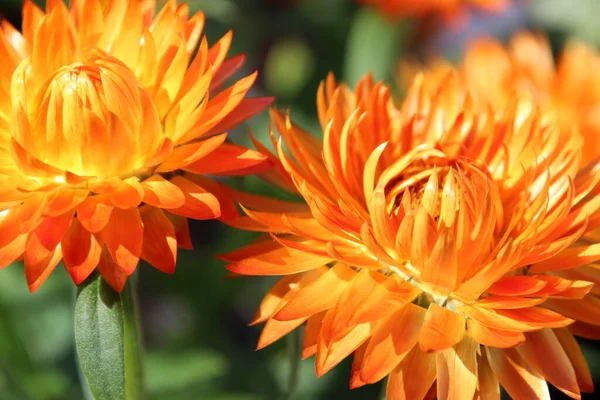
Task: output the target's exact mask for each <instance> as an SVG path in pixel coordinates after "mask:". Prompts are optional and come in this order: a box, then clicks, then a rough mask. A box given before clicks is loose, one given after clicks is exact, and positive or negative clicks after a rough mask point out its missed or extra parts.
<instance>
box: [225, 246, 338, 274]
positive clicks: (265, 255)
mask: <svg viewBox="0 0 600 400" xmlns="http://www.w3.org/2000/svg"><path fill="white" fill-rule="evenodd" d="M274 243H275V245H273V244H272V243H269V242H266V243H258V244H254V245H250V246H246V247H244V248H242V249H240V250H238V251H236V252H234V253H235V257H239V258H240V260H239V261H236V262H234V263H233V264H230V265H227V266H226V268H227V269H228V270H230V271H232V272H235V273H238V274H243V275H288V274H295V273H298V272H304V271H308V270H311V269H316V268H319V267H320V266H322V265H325V264H327V263H328V262H330V261H331V259H330V258H325V257H320V256H316V255H314V254H309V253H305V252H303V251H299V250H294V249H290V248H288V247H283V246H281V245H279V244H278V243H276V242H274ZM256 251H260V253H256ZM234 253H230V254H229V255H228V256H229V257H228V258H229V259H231V258H230V257H231V255H233V254H234Z"/></svg>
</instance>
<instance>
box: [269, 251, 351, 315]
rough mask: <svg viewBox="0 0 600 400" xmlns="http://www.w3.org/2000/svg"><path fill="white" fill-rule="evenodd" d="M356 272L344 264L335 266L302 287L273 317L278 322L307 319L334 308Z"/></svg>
mask: <svg viewBox="0 0 600 400" xmlns="http://www.w3.org/2000/svg"><path fill="white" fill-rule="evenodd" d="M355 275H356V272H355V271H354V270H353V269H352V268H350V267H348V266H346V265H345V264H340V263H338V264H336V265H335V266H334V267H332V268H330V269H329V270H328V271H327V272H326V273H325V274H323V275H322V276H321V277H320V278H319V279H318V280H316V281H315V282H313V283H312V284H310V285H308V286H306V287H303V288H302V290H300V291H299V292H298V293H297V294H296V295H295V296H293V297H292V298H290V300H289V302H288V303H287V304H286V305H285V306H284V307H283V308H282V309H281V310H280V311H279V312H278V313H277V314H276V315H275V316H274V318H275V319H278V320H280V321H286V320H292V319H298V318H301V317H309V316H311V315H313V314H317V313H319V312H321V311H323V310H327V309H329V308H331V307H333V306H335V304H336V302H337V300H338V298H339V296H340V294H341V293H342V292H343V291H344V289H345V288H346V287H347V286H348V284H349V283H350V281H351V280H352V278H354V276H355Z"/></svg>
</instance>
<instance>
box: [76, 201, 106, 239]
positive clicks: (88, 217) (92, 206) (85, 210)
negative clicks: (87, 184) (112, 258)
mask: <svg viewBox="0 0 600 400" xmlns="http://www.w3.org/2000/svg"><path fill="white" fill-rule="evenodd" d="M113 208H114V206H113V205H112V204H111V203H110V200H109V199H108V197H107V196H105V195H96V196H91V197H88V198H87V199H85V200H84V201H83V203H81V204H80V205H79V206H78V207H77V219H79V222H81V224H82V225H83V226H84V228H85V229H87V230H88V231H90V232H92V233H98V232H100V231H101V230H102V229H104V227H105V226H106V224H108V220H109V219H110V215H111V213H112V210H113Z"/></svg>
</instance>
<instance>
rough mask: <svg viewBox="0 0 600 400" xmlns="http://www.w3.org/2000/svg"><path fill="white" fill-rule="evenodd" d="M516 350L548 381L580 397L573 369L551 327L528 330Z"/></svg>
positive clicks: (577, 397) (567, 393) (572, 395)
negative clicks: (525, 338) (533, 330)
mask: <svg viewBox="0 0 600 400" xmlns="http://www.w3.org/2000/svg"><path fill="white" fill-rule="evenodd" d="M526 336H527V340H526V341H524V342H523V343H521V344H520V345H519V347H517V351H518V352H519V354H520V355H521V357H523V358H524V359H525V360H527V363H528V364H529V365H530V366H531V367H532V368H533V369H535V370H536V371H537V372H538V373H539V374H540V375H542V376H543V377H544V379H546V380H547V381H548V382H550V383H551V384H553V385H554V386H556V387H557V388H558V389H559V390H560V391H562V392H563V393H565V394H566V395H567V396H569V397H571V398H574V399H580V398H581V393H580V391H579V386H578V385H577V378H576V376H575V370H574V369H573V366H572V365H571V361H570V360H569V357H568V356H567V354H566V353H565V351H564V349H563V347H562V346H561V344H560V342H559V341H558V339H557V338H556V335H555V334H554V332H553V331H552V330H551V329H542V330H539V331H535V332H530V333H528V334H527V335H526Z"/></svg>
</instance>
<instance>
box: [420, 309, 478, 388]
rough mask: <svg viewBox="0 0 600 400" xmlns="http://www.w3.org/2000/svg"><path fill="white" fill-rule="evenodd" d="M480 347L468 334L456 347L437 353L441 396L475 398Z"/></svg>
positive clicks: (438, 385) (438, 381)
mask: <svg viewBox="0 0 600 400" xmlns="http://www.w3.org/2000/svg"><path fill="white" fill-rule="evenodd" d="M430 307H431V306H430ZM478 349H479V344H478V343H477V342H476V341H474V340H473V339H472V338H471V337H470V336H469V335H466V336H465V337H464V339H463V340H462V341H461V342H460V343H458V344H457V345H455V346H454V347H451V348H449V349H446V350H443V351H441V352H439V353H437V354H436V368H437V394H438V397H439V398H441V399H448V400H462V399H471V398H473V395H474V394H475V389H476V388H477V360H476V356H477V351H478Z"/></svg>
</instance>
